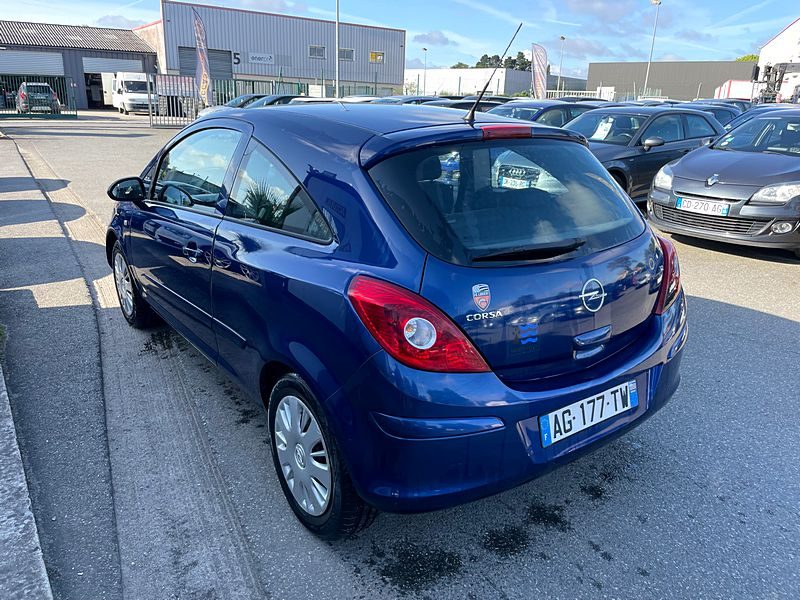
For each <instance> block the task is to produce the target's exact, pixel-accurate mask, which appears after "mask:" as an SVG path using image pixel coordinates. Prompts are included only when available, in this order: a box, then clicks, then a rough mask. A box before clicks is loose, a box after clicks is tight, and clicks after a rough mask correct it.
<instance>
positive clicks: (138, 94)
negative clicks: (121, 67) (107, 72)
mask: <svg viewBox="0 0 800 600" xmlns="http://www.w3.org/2000/svg"><path fill="white" fill-rule="evenodd" d="M111 89H112V93H113V100H112V101H111V103H112V105H113V106H114V108H116V109H117V110H118V111H119V112H121V113H125V114H126V115H127V114H129V113H132V112H134V113H147V75H145V74H144V73H124V72H119V73H117V74H116V75H115V76H114V79H113V80H112V82H111ZM150 103H151V105H152V107H153V109H152V110H153V112H155V111H156V108H157V107H158V96H157V95H156V93H155V86H154V84H153V81H152V80H151V81H150Z"/></svg>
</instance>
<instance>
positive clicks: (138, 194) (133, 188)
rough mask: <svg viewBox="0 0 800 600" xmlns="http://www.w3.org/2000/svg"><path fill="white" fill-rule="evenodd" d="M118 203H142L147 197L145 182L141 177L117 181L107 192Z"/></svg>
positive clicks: (124, 178)
mask: <svg viewBox="0 0 800 600" xmlns="http://www.w3.org/2000/svg"><path fill="white" fill-rule="evenodd" d="M106 193H107V194H108V197H109V198H111V199H112V200H116V201H117V202H141V201H142V200H144V197H145V189H144V181H142V179H141V178H140V177H123V178H122V179H117V180H116V181H115V182H114V183H112V184H111V185H110V186H109V187H108V191H106Z"/></svg>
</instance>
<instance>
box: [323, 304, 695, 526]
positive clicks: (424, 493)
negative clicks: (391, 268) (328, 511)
mask: <svg viewBox="0 0 800 600" xmlns="http://www.w3.org/2000/svg"><path fill="white" fill-rule="evenodd" d="M685 319H686V302H685V297H684V296H683V294H681V297H680V300H679V301H677V302H676V303H675V304H674V305H673V307H672V308H671V309H670V311H668V312H667V314H665V315H664V316H663V317H661V318H659V335H658V336H657V339H653V340H648V342H647V343H643V347H642V348H641V351H640V352H639V353H638V354H637V355H636V357H635V359H633V360H629V361H628V362H627V363H625V364H623V365H618V366H617V368H616V369H614V370H612V371H610V372H608V373H607V374H606V375H605V376H603V377H600V378H597V379H594V380H591V381H587V382H583V383H581V384H577V385H573V386H570V387H563V388H558V389H536V390H533V389H531V390H526V391H522V390H519V389H512V388H510V387H509V386H507V385H505V384H504V383H503V382H502V381H500V380H499V379H498V378H497V376H496V375H495V374H494V373H477V374H443V373H428V372H422V371H417V370H414V369H409V368H407V367H404V366H402V365H400V364H399V363H397V362H396V361H394V360H393V359H391V358H390V357H389V356H388V355H386V354H385V353H384V352H380V353H378V354H376V355H374V356H373V357H372V358H371V359H370V360H369V361H367V362H366V363H365V364H364V365H363V366H362V367H361V368H360V369H359V371H358V372H357V373H356V374H355V375H354V376H353V378H352V379H351V380H350V381H349V382H348V384H347V385H346V386H344V387H343V388H342V389H341V390H339V391H338V392H337V393H336V394H334V395H333V396H332V397H331V398H329V399H328V401H327V402H326V403H325V407H326V410H327V412H328V417H329V422H330V423H331V425H332V426H333V428H334V433H335V435H336V439H337V441H338V443H339V446H340V448H341V450H342V452H343V454H344V458H345V461H346V463H347V465H348V467H349V471H350V474H351V476H352V478H353V481H354V484H355V486H356V489H357V490H358V491H359V493H360V494H361V496H362V497H363V498H364V499H365V500H366V501H367V502H369V503H370V504H372V505H374V506H376V507H377V508H379V509H381V510H386V511H391V512H418V511H427V510H435V509H440V508H446V507H448V506H453V505H456V504H460V503H463V502H467V501H470V500H474V499H477V498H480V497H483V496H487V495H490V494H494V493H496V492H499V491H502V490H505V489H508V488H511V487H514V486H516V485H519V484H521V483H523V482H525V481H528V480H530V479H533V478H535V477H538V476H540V475H543V474H545V473H547V472H548V471H550V470H552V469H553V468H555V467H556V466H558V465H561V464H564V463H566V462H569V461H571V460H574V459H575V458H577V457H579V456H581V455H583V454H585V453H587V452H590V451H592V450H594V449H596V448H598V447H600V446H601V445H602V444H604V443H606V442H608V441H610V440H612V439H614V438H615V437H617V436H619V435H622V434H623V433H625V432H626V431H628V430H629V429H632V428H633V427H635V426H636V425H639V424H640V423H642V422H644V421H645V420H646V419H647V418H648V417H650V416H651V415H652V414H654V413H655V412H656V411H657V410H658V409H659V408H661V407H662V406H663V405H664V404H665V403H666V402H667V401H668V400H669V399H670V397H671V396H672V395H673V393H674V392H675V390H676V388H677V387H678V384H679V382H680V375H679V367H680V360H681V355H682V350H683V346H684V344H685V342H686V336H687V326H686V320H685ZM633 379H635V380H636V382H637V385H638V388H639V390H640V400H639V405H638V406H637V407H635V408H633V409H630V410H628V411H626V412H623V413H621V414H619V415H616V416H615V417H613V418H611V419H609V420H607V421H603V422H601V423H598V424H596V425H594V426H592V427H590V428H588V429H586V430H584V431H582V432H580V433H577V434H575V435H573V436H571V437H569V438H567V439H564V440H562V441H560V442H557V443H555V444H553V445H552V446H549V447H547V448H544V447H543V446H542V443H541V441H540V433H539V424H538V417H539V416H540V415H543V414H546V413H549V412H551V411H553V410H556V409H558V408H560V407H563V406H566V405H568V404H571V403H572V402H576V401H578V400H581V399H584V398H587V397H590V396H592V395H593V394H595V393H599V392H601V391H604V390H606V389H609V388H611V387H613V386H615V385H618V384H621V383H624V382H625V381H630V380H633Z"/></svg>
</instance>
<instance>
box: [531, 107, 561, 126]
mask: <svg viewBox="0 0 800 600" xmlns="http://www.w3.org/2000/svg"><path fill="white" fill-rule="evenodd" d="M535 120H536V122H537V123H540V124H542V125H550V126H551V127H562V126H563V125H564V123H566V122H567V121H569V117H568V116H567V110H566V109H565V108H551V109H549V110H546V111H544V112H543V113H542V114H540V115H539V116H538V117H536V119H535Z"/></svg>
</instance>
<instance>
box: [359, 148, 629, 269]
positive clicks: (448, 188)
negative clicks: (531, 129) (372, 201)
mask: <svg viewBox="0 0 800 600" xmlns="http://www.w3.org/2000/svg"><path fill="white" fill-rule="evenodd" d="M369 174H370V176H371V177H372V180H373V181H374V182H375V184H376V185H377V187H378V189H379V190H380V191H381V193H382V194H383V197H384V198H385V199H386V201H387V203H388V204H389V206H390V207H391V208H392V210H393V211H394V212H395V213H396V214H397V216H398V218H399V219H400V220H401V221H402V223H403V225H404V226H405V227H406V229H407V230H408V231H409V233H410V234H411V235H412V236H413V237H414V238H415V239H416V240H417V241H418V242H419V244H420V245H421V246H422V247H423V248H425V249H426V250H427V251H428V252H430V253H432V254H433V255H434V256H437V257H438V258H441V259H442V260H446V261H449V262H453V263H456V264H485V263H483V262H481V257H486V256H490V255H497V254H502V253H505V252H509V253H511V252H512V251H518V250H520V249H525V248H532V247H533V248H537V247H538V248H541V247H543V246H549V247H563V248H567V249H568V250H566V251H565V253H567V254H569V256H580V255H584V254H589V253H593V252H597V251H599V250H603V249H605V248H610V247H612V246H616V245H618V244H621V243H624V242H626V241H628V240H630V239H632V238H634V237H636V236H638V235H639V234H641V233H642V231H643V230H644V223H643V221H642V219H641V218H640V217H639V216H638V215H637V213H636V209H635V208H634V207H633V206H632V205H631V204H630V202H629V201H628V200H627V199H626V198H625V197H624V196H623V194H622V193H621V192H620V191H619V188H618V186H616V185H615V184H614V181H613V180H612V179H611V177H610V176H609V175H608V172H607V171H606V170H605V169H604V168H603V167H602V165H600V163H599V162H597V160H596V159H595V158H594V156H592V154H591V153H590V152H589V150H588V149H587V148H586V147H585V146H583V145H581V144H576V143H575V142H564V141H557V140H547V139H540V140H536V141H533V140H496V141H492V142H469V143H463V144H450V145H442V146H436V147H433V148H426V149H421V150H414V151H411V152H406V153H403V154H400V155H396V156H392V157H390V158H388V159H386V160H385V161H383V162H381V163H378V164H377V165H376V166H374V167H372V169H370V171H369Z"/></svg>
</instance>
